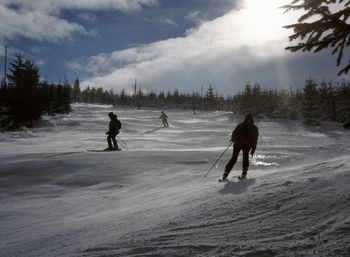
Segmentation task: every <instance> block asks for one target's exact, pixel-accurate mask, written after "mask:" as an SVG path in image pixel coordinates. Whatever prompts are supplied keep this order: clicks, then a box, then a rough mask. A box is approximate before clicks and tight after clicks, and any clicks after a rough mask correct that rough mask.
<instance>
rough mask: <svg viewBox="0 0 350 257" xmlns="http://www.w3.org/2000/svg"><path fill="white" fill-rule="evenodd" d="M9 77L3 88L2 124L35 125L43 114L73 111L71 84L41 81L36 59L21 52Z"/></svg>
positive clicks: (10, 126)
mask: <svg viewBox="0 0 350 257" xmlns="http://www.w3.org/2000/svg"><path fill="white" fill-rule="evenodd" d="M9 71H10V74H8V75H7V81H8V82H6V80H3V81H2V82H1V88H0V127H1V128H2V129H7V130H12V129H16V128H19V127H22V126H24V127H32V126H33V124H34V123H35V122H36V121H38V120H40V119H41V116H42V115H43V114H48V115H55V114H58V113H69V112H70V111H71V106H70V103H71V99H70V91H71V89H70V86H69V85H68V83H65V84H63V85H62V84H61V83H58V84H54V83H48V82H47V81H43V82H40V81H39V78H40V76H39V69H38V67H37V66H36V65H35V64H34V62H33V61H31V60H29V59H25V58H24V56H23V55H21V54H17V55H16V56H15V58H14V60H13V61H12V62H10V68H9Z"/></svg>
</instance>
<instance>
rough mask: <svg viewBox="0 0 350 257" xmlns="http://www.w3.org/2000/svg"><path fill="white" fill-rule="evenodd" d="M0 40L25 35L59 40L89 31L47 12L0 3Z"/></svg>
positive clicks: (39, 38) (32, 37)
mask: <svg viewBox="0 0 350 257" xmlns="http://www.w3.org/2000/svg"><path fill="white" fill-rule="evenodd" d="M0 17H1V18H0V19H1V22H0V41H4V40H5V39H7V38H15V37H18V36H23V37H27V38H31V39H35V40H38V41H43V40H54V41H55V40H58V39H61V38H65V37H69V36H70V35H71V34H72V33H74V32H80V33H87V32H86V30H85V29H84V27H82V26H80V25H78V24H76V23H69V22H67V21H65V20H62V19H59V18H57V17H54V16H50V15H47V14H45V13H41V12H37V11H32V12H19V11H15V10H12V9H8V8H6V7H4V6H3V5H0Z"/></svg>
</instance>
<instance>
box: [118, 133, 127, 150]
mask: <svg viewBox="0 0 350 257" xmlns="http://www.w3.org/2000/svg"><path fill="white" fill-rule="evenodd" d="M117 137H118V138H119V140H120V142H122V143H123V144H124V145H125V146H126V148H127V149H129V146H128V144H127V143H126V142H125V141H124V140H122V139H121V138H120V137H119V136H118V135H117Z"/></svg>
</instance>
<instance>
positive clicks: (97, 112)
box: [0, 105, 350, 257]
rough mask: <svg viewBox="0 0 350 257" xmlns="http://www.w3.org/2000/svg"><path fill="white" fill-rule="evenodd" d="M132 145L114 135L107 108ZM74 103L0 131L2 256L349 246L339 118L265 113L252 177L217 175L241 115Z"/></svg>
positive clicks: (349, 153) (347, 177) (345, 141)
mask: <svg viewBox="0 0 350 257" xmlns="http://www.w3.org/2000/svg"><path fill="white" fill-rule="evenodd" d="M109 111H115V112H116V113H117V114H118V117H119V119H120V120H121V122H122V124H123V126H122V132H121V134H120V137H121V138H122V139H123V140H124V141H125V142H126V143H127V144H128V146H129V149H124V151H122V152H102V153H95V152H87V151H85V150H86V149H103V148H105V147H106V141H105V140H106V139H105V134H104V133H105V131H106V130H107V126H108V117H107V113H108V112H109ZM166 113H167V114H168V116H169V123H170V128H161V126H160V125H161V120H159V119H158V117H159V116H160V110H155V109H147V110H146V109H145V110H140V111H137V110H134V109H123V108H113V107H111V106H94V105H74V107H73V112H72V113H71V114H70V115H68V116H66V117H64V116H63V117H57V118H56V119H55V125H54V126H52V127H45V128H39V129H34V130H27V131H21V132H12V133H0V153H1V155H0V162H1V166H0V206H1V208H0V256H4V257H5V256H6V257H8V256H33V257H34V256H35V257H37V256H49V257H51V256H87V257H95V256H96V257H97V256H108V257H112V256H251V257H252V256H256V257H258V256H259V257H260V256H349V253H350V215H349V214H350V186H349V185H350V158H349V157H350V137H349V131H345V130H343V129H342V128H341V125H340V124H327V125H326V126H323V127H321V128H315V127H306V126H303V125H301V124H300V123H299V122H294V121H282V120H281V121H278V120H257V121H256V124H257V126H258V127H259V130H260V138H259V143H258V149H257V152H256V158H255V159H253V160H252V162H251V167H250V170H249V173H248V179H247V180H245V181H240V182H239V181H237V178H236V176H237V175H239V174H240V173H241V156H240V158H239V162H238V163H237V164H236V166H235V168H234V170H233V171H232V172H231V174H230V177H229V178H230V182H229V183H218V182H217V179H218V178H219V177H221V175H222V173H223V167H224V165H225V164H226V162H227V161H228V159H229V158H230V155H231V154H232V149H230V150H229V151H228V152H227V153H226V154H225V155H224V157H223V160H222V161H220V162H219V164H218V167H217V169H214V170H213V171H212V172H211V173H210V174H209V175H208V177H207V178H204V174H205V173H206V172H207V171H208V169H209V168H210V166H211V165H212V164H213V163H214V162H215V160H216V159H217V157H218V156H219V155H220V154H221V152H222V151H223V150H224V149H225V148H226V146H227V145H228V140H229V138H230V133H231V132H232V129H233V127H234V126H235V125H236V124H237V122H239V121H241V120H242V117H241V116H238V115H232V114H231V113H223V112H200V113H199V114H198V115H193V113H192V112H191V111H180V110H166Z"/></svg>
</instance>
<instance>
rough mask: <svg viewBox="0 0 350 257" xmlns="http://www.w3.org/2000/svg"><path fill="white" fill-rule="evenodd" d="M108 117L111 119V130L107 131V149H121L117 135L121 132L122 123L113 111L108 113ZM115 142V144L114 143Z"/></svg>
mask: <svg viewBox="0 0 350 257" xmlns="http://www.w3.org/2000/svg"><path fill="white" fill-rule="evenodd" d="M108 117H109V118H110V119H111V120H110V122H109V130H108V131H107V132H106V135H108V136H107V142H108V147H107V148H106V149H105V151H120V150H121V149H120V148H119V147H118V143H117V140H116V139H115V137H116V136H117V135H118V134H119V130H120V128H121V123H120V121H119V120H118V118H117V115H116V114H114V113H113V112H110V113H108ZM112 142H113V145H114V146H113V145H112Z"/></svg>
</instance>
